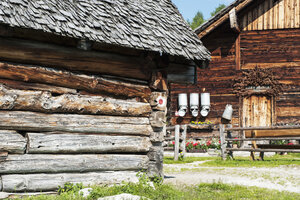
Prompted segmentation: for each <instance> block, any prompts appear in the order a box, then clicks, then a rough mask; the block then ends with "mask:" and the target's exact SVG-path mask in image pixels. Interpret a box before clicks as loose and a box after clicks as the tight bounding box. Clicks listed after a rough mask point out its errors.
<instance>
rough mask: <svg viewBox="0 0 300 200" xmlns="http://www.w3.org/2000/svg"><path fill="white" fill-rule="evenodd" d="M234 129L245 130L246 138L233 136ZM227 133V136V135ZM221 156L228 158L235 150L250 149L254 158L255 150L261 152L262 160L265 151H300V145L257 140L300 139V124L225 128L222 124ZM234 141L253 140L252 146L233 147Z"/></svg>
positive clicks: (253, 158)
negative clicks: (275, 143) (264, 142)
mask: <svg viewBox="0 0 300 200" xmlns="http://www.w3.org/2000/svg"><path fill="white" fill-rule="evenodd" d="M232 131H245V136H246V137H244V138H236V139H233V138H231V132H232ZM225 134H227V137H225ZM220 140H221V156H222V158H223V160H225V159H226V154H229V155H230V156H232V158H233V155H232V152H233V151H249V152H250V156H251V158H252V160H255V156H254V152H260V160H263V159H264V152H292V153H300V145H297V144H295V145H273V144H257V143H256V142H257V141H271V140H273V141H276V140H277V141H278V140H300V126H272V127H237V128H225V126H224V125H222V124H221V125H220ZM233 141H251V142H252V144H251V147H250V148H232V146H231V145H230V143H231V142H233Z"/></svg>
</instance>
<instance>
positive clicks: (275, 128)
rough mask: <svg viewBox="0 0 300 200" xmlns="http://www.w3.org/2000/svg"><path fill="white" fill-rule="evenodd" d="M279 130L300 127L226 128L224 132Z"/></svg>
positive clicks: (298, 126) (297, 127)
mask: <svg viewBox="0 0 300 200" xmlns="http://www.w3.org/2000/svg"><path fill="white" fill-rule="evenodd" d="M279 129H282V130H284V129H300V125H294V126H270V127H266V126H257V127H234V128H226V131H245V130H279Z"/></svg>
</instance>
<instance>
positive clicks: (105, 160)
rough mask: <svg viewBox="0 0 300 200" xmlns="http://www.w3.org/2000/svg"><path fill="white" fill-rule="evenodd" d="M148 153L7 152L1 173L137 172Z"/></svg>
mask: <svg viewBox="0 0 300 200" xmlns="http://www.w3.org/2000/svg"><path fill="white" fill-rule="evenodd" d="M148 162H149V158H148V157H147V155H116V154H115V155H111V154H103V155H100V154H81V155H53V154H24V155H8V157H7V158H6V160H5V161H3V162H0V173H1V174H26V173H27V174H28V173H63V172H97V171H138V170H142V169H147V167H148Z"/></svg>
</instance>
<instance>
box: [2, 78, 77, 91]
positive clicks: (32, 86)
mask: <svg viewBox="0 0 300 200" xmlns="http://www.w3.org/2000/svg"><path fill="white" fill-rule="evenodd" d="M0 84H3V85H6V86H7V87H9V88H12V89H20V90H39V91H47V92H51V93H53V94H77V90H76V89H71V88H66V87H59V86H54V85H46V84H40V83H28V82H24V81H15V80H9V79H0Z"/></svg>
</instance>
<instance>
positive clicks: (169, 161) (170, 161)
mask: <svg viewBox="0 0 300 200" xmlns="http://www.w3.org/2000/svg"><path fill="white" fill-rule="evenodd" d="M218 159H219V158H218V157H186V158H184V159H183V160H178V161H174V158H173V157H164V164H186V163H192V162H195V161H205V160H218Z"/></svg>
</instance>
